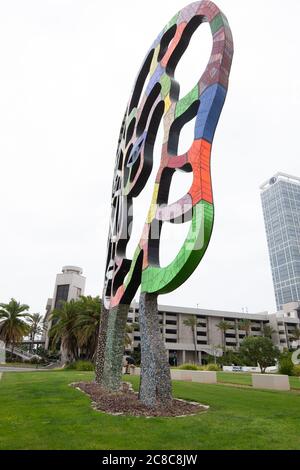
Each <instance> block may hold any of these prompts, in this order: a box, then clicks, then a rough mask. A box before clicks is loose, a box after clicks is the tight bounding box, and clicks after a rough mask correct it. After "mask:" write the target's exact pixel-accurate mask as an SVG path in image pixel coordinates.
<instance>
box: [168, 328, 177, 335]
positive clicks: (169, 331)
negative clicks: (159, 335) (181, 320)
mask: <svg viewBox="0 0 300 470" xmlns="http://www.w3.org/2000/svg"><path fill="white" fill-rule="evenodd" d="M166 334H167V335H177V330H169V329H168V330H166Z"/></svg>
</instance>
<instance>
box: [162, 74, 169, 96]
mask: <svg viewBox="0 0 300 470" xmlns="http://www.w3.org/2000/svg"><path fill="white" fill-rule="evenodd" d="M160 84H161V92H160V93H161V96H162V98H163V99H164V98H165V97H166V96H168V94H169V91H170V89H171V79H170V77H168V75H166V74H164V75H163V76H162V78H161V79H160Z"/></svg>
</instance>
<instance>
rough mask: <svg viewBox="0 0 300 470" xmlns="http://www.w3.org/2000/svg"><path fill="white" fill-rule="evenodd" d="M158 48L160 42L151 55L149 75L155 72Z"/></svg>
mask: <svg viewBox="0 0 300 470" xmlns="http://www.w3.org/2000/svg"><path fill="white" fill-rule="evenodd" d="M159 49H160V44H159V45H158V46H157V47H156V49H155V51H154V55H153V59H152V62H151V67H150V75H152V74H153V73H154V72H155V69H156V67H157V59H158V54H159Z"/></svg>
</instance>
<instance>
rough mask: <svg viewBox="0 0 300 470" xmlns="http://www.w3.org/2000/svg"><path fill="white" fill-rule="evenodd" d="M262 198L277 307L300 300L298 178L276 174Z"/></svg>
mask: <svg viewBox="0 0 300 470" xmlns="http://www.w3.org/2000/svg"><path fill="white" fill-rule="evenodd" d="M260 189H261V199H262V206H263V213H264V219H265V227H266V233H267V241H268V247H269V255H270V262H271V268H272V276H273V283H274V290H275V297H276V305H277V309H278V310H282V308H283V305H284V304H289V303H292V302H298V301H299V300H300V178H298V177H296V176H291V175H287V174H284V173H277V174H276V175H275V176H274V177H273V178H271V179H270V180H268V181H267V182H265V183H264V184H263V185H262V186H261V188H260Z"/></svg>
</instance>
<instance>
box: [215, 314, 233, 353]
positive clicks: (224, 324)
mask: <svg viewBox="0 0 300 470" xmlns="http://www.w3.org/2000/svg"><path fill="white" fill-rule="evenodd" d="M217 328H219V330H220V331H222V333H223V351H224V352H225V351H226V332H227V331H228V330H230V329H231V328H232V324H231V323H229V322H227V321H225V320H222V321H220V323H218V324H217Z"/></svg>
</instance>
